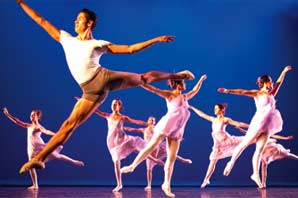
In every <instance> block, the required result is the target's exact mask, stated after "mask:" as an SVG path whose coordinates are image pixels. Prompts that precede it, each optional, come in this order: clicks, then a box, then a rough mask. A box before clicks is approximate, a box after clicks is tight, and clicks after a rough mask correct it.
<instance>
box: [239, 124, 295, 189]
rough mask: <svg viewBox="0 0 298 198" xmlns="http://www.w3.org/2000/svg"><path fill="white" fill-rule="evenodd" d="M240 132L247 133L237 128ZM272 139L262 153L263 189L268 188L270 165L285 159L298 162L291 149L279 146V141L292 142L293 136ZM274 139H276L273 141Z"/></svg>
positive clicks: (276, 136)
mask: <svg viewBox="0 0 298 198" xmlns="http://www.w3.org/2000/svg"><path fill="white" fill-rule="evenodd" d="M236 128H237V129H238V130H240V131H241V132H243V133H244V134H245V133H246V131H245V130H244V129H242V128H239V127H236ZM271 137H272V138H270V139H269V140H268V143H267V144H266V146H265V148H264V151H263V153H262V158H261V164H262V168H261V170H262V188H266V181H267V168H268V165H269V164H270V163H271V162H273V161H276V160H280V159H284V158H291V159H295V160H298V156H297V155H295V154H293V153H291V150H290V149H285V148H284V147H283V145H281V144H278V143H277V140H291V139H293V136H286V137H284V136H280V135H272V136H271ZM273 138H274V139H273Z"/></svg>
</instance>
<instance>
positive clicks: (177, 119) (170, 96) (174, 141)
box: [121, 75, 207, 197]
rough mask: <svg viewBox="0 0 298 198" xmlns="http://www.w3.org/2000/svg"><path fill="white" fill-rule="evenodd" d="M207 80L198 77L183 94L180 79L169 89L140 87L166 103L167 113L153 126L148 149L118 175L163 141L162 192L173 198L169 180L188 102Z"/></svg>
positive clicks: (204, 77)
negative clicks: (164, 145)
mask: <svg viewBox="0 0 298 198" xmlns="http://www.w3.org/2000/svg"><path fill="white" fill-rule="evenodd" d="M206 78H207V76H206V75H203V76H201V78H200V80H199V81H198V82H197V83H196V85H195V86H194V88H193V89H192V90H191V91H190V92H188V93H186V94H183V93H182V91H184V90H185V89H186V87H185V83H184V81H183V80H169V81H168V85H169V87H170V88H171V89H172V90H161V89H158V88H156V87H153V86H151V85H143V87H144V88H145V89H146V90H148V91H151V92H153V93H155V94H157V95H158V96H160V97H162V98H164V99H165V100H166V103H167V109H168V112H167V113H166V115H164V116H163V117H162V118H161V119H160V120H159V122H158V123H157V125H156V126H155V129H154V131H156V132H154V135H153V137H152V139H151V140H150V141H149V143H148V144H147V146H146V147H145V148H144V149H143V150H142V151H141V152H140V153H139V154H138V155H137V157H136V158H135V160H134V161H133V162H132V164H130V165H129V166H126V167H123V168H122V169H121V172H123V173H128V172H133V171H134V169H135V168H136V167H137V166H138V165H139V164H140V163H141V162H142V161H143V160H144V159H145V158H146V156H148V155H149V154H150V153H152V152H153V151H154V149H155V148H156V147H157V146H158V145H159V144H160V143H161V142H162V141H163V140H164V139H165V138H166V141H167V159H166V163H165V166H164V182H163V184H162V190H163V191H164V193H165V194H166V195H167V196H169V197H175V194H173V193H172V192H171V178H172V173H173V168H174V163H175V160H176V157H177V153H178V151H179V147H180V141H181V140H182V138H183V134H184V129H185V126H186V123H187V121H188V118H189V116H190V112H189V110H188V100H190V99H191V98H192V97H194V96H195V95H196V94H197V93H198V91H199V89H200V87H201V85H202V83H203V81H204V80H205V79H206Z"/></svg>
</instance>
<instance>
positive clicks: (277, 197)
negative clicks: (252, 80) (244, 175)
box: [0, 186, 298, 198]
mask: <svg viewBox="0 0 298 198" xmlns="http://www.w3.org/2000/svg"><path fill="white" fill-rule="evenodd" d="M112 189H113V187H96V186H94V187H85V186H84V187H77V186H76V187H48V186H47V187H40V189H39V190H38V191H29V190H27V189H26V187H0V197H1V198H2V197H3V198H4V197H5V198H50V197H53V198H66V197H67V198H160V197H166V196H165V195H164V194H163V192H162V191H161V189H160V188H159V187H153V188H152V190H151V192H145V191H144V190H143V188H142V187H125V188H123V189H122V191H121V192H119V193H113V192H112ZM172 192H173V193H175V194H176V197H183V198H188V197H191V198H196V197H199V198H284V197H285V198H297V197H298V187H272V188H267V189H266V190H259V189H257V188H254V187H209V188H205V189H200V188H198V187H197V188H195V187H173V188H172Z"/></svg>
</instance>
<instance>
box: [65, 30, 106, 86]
mask: <svg viewBox="0 0 298 198" xmlns="http://www.w3.org/2000/svg"><path fill="white" fill-rule="evenodd" d="M60 33H61V34H60V43H61V45H62V46H63V49H64V53H65V56H66V61H67V64H68V67H69V70H70V72H71V74H72V76H73V77H74V79H75V80H76V81H77V83H78V84H82V83H84V82H87V81H88V80H90V79H91V78H92V77H93V76H94V75H95V73H96V70H97V68H98V67H101V65H100V64H99V59H100V57H101V55H102V54H104V53H106V52H107V48H106V46H107V45H108V44H109V43H110V42H108V41H104V40H95V39H92V40H86V41H81V40H79V39H77V38H76V37H73V36H72V35H70V34H69V33H67V32H65V31H63V30H61V31H60Z"/></svg>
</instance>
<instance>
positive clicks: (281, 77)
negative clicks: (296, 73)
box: [270, 66, 292, 96]
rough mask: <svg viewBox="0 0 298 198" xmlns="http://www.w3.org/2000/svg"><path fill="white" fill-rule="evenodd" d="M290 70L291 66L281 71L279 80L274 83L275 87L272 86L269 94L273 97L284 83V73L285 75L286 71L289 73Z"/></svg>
mask: <svg viewBox="0 0 298 198" xmlns="http://www.w3.org/2000/svg"><path fill="white" fill-rule="evenodd" d="M291 69H292V67H291V66H286V67H285V68H284V69H283V71H282V72H281V74H280V76H279V78H278V79H277V81H276V83H275V85H274V87H273V89H272V91H271V92H270V93H271V94H272V95H274V96H275V95H276V94H277V92H278V90H279V88H280V86H281V84H282V83H283V81H284V78H285V76H286V73H287V72H288V71H290V70H291Z"/></svg>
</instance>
